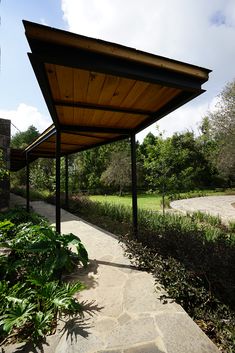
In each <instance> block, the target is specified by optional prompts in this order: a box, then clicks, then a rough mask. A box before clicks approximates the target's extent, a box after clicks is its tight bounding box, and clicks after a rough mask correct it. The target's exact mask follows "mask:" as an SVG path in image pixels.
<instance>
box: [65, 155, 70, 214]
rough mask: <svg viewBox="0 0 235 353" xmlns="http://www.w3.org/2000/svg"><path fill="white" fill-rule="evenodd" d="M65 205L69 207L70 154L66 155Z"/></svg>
mask: <svg viewBox="0 0 235 353" xmlns="http://www.w3.org/2000/svg"><path fill="white" fill-rule="evenodd" d="M64 158H65V206H66V209H68V208H69V163H68V156H65V157H64Z"/></svg>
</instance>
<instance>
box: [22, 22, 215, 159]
mask: <svg viewBox="0 0 235 353" xmlns="http://www.w3.org/2000/svg"><path fill="white" fill-rule="evenodd" d="M23 23H24V26H25V31H26V37H27V39H28V42H29V45H30V48H31V53H29V54H28V55H29V59H30V61H31V64H32V67H33V69H34V72H35V75H36V77H37V80H38V83H39V85H40V88H41V91H42V94H43V96H44V98H45V101H46V104H47V107H48V109H49V112H50V115H51V117H52V120H53V125H52V126H50V127H49V128H48V129H47V130H46V131H45V132H44V133H43V134H42V135H41V136H40V137H39V138H38V139H36V140H35V141H34V142H33V143H32V144H31V145H29V146H28V147H27V148H26V150H25V151H26V152H28V153H29V152H30V154H32V155H34V156H36V157H37V156H38V157H39V156H40V157H54V156H55V141H56V138H55V134H56V130H58V131H60V132H61V154H62V155H68V154H70V153H74V152H78V151H83V150H86V149H89V148H91V147H95V146H100V145H102V144H106V143H110V142H113V141H117V140H121V139H124V138H127V137H128V136H130V135H131V134H136V133H138V132H140V131H141V130H143V129H144V128H146V127H148V126H149V125H151V124H152V123H154V122H156V121H158V120H159V119H161V118H162V117H164V116H165V115H167V114H169V113H171V112H172V111H174V110H175V109H176V108H178V107H180V106H182V105H183V104H185V103H186V102H188V101H190V100H191V99H193V98H195V97H197V96H198V95H200V94H201V93H203V92H204V90H203V89H202V87H201V86H202V84H203V83H204V82H206V81H207V80H208V76H209V72H210V71H211V70H208V69H204V68H201V67H198V66H194V65H190V64H186V63H183V62H179V61H175V60H172V59H167V58H164V57H161V56H157V55H153V54H149V53H145V52H142V51H138V50H135V49H132V48H128V47H124V46H121V45H117V44H114V43H109V42H105V41H101V40H97V39H93V38H89V37H85V36H81V35H77V34H72V33H69V32H66V31H62V30H58V29H54V28H50V27H47V26H43V25H39V24H36V23H32V22H28V21H23Z"/></svg>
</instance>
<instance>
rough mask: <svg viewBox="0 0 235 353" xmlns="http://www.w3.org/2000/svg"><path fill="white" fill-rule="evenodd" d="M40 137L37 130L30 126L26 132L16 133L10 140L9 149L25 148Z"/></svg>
mask: <svg viewBox="0 0 235 353" xmlns="http://www.w3.org/2000/svg"><path fill="white" fill-rule="evenodd" d="M39 135H40V133H39V131H38V129H37V128H36V127H35V126H33V125H31V126H29V127H28V129H27V130H26V131H22V132H17V133H16V134H15V135H14V136H13V137H12V139H11V147H13V148H22V149H23V148H25V147H27V146H28V145H29V144H30V143H31V142H33V140H35V139H36V138H37V137H38V136H39Z"/></svg>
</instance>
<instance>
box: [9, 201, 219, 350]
mask: <svg viewBox="0 0 235 353" xmlns="http://www.w3.org/2000/svg"><path fill="white" fill-rule="evenodd" d="M18 202H21V203H22V199H21V198H19V197H15V196H13V197H12V203H18ZM31 205H32V206H33V209H34V210H35V211H36V212H38V213H39V214H41V215H43V216H45V217H47V218H48V219H49V221H50V222H51V223H53V222H54V214H55V210H54V206H52V205H49V204H46V203H44V202H41V201H37V202H32V203H31ZM62 232H63V233H69V232H72V233H74V234H76V235H78V236H79V237H80V238H81V240H82V241H83V243H84V244H85V246H86V248H87V249H88V251H89V258H90V265H89V266H88V269H87V270H86V271H85V270H84V271H83V272H82V274H81V275H79V276H78V274H77V273H74V274H73V275H72V276H71V277H72V279H74V278H76V279H78V278H80V279H81V280H82V281H83V282H85V283H86V285H87V289H86V290H84V291H83V292H82V293H81V294H79V300H80V301H81V302H82V303H83V304H84V306H85V309H86V311H85V316H84V319H81V318H77V319H71V320H69V321H68V322H67V323H65V325H61V330H59V331H58V332H57V333H56V334H55V335H53V336H50V337H48V339H47V343H48V345H46V344H45V345H43V347H42V348H41V350H40V352H45V353H52V352H53V353H54V352H55V353H177V352H178V353H219V350H218V349H217V348H216V347H215V345H214V344H213V343H212V342H211V341H210V340H209V339H208V338H207V336H206V335H205V334H204V333H203V332H202V331H201V330H200V329H199V327H198V326H197V325H196V324H195V323H194V322H193V320H192V319H191V318H190V317H189V316H188V315H187V314H186V312H185V311H184V310H183V309H182V308H181V306H179V305H177V304H175V303H168V304H163V303H162V302H161V301H160V300H159V297H160V295H161V294H163V291H161V292H160V291H158V290H156V289H155V287H154V279H153V277H152V276H151V275H150V274H148V273H146V272H143V271H138V270H137V269H135V268H133V267H132V266H131V265H130V262H129V260H128V259H126V258H125V257H124V255H123V250H122V247H121V245H120V243H119V242H118V239H116V237H115V236H113V235H112V234H110V233H107V232H105V231H103V230H101V229H98V228H96V227H94V226H92V225H90V224H88V223H86V222H84V221H83V220H81V219H79V218H78V217H75V216H74V215H72V214H70V213H68V212H66V211H64V210H62ZM4 352H5V353H13V352H31V350H25V349H24V350H16V347H15V346H14V347H12V346H11V347H7V349H6V350H5V351H4ZM34 352H35V351H34Z"/></svg>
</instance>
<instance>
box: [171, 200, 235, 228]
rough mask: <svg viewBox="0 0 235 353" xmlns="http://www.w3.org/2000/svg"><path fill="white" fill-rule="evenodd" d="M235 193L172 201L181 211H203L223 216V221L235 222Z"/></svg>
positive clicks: (173, 206) (174, 207)
mask: <svg viewBox="0 0 235 353" xmlns="http://www.w3.org/2000/svg"><path fill="white" fill-rule="evenodd" d="M234 203H235V195H224V196H206V197H195V198H192V199H184V200H177V201H173V202H171V207H172V208H173V209H175V210H178V211H181V212H184V213H186V212H195V211H201V212H205V213H209V214H211V215H212V216H219V217H221V219H222V221H223V222H225V223H229V222H230V221H233V222H235V208H234V206H233V204H234Z"/></svg>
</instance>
